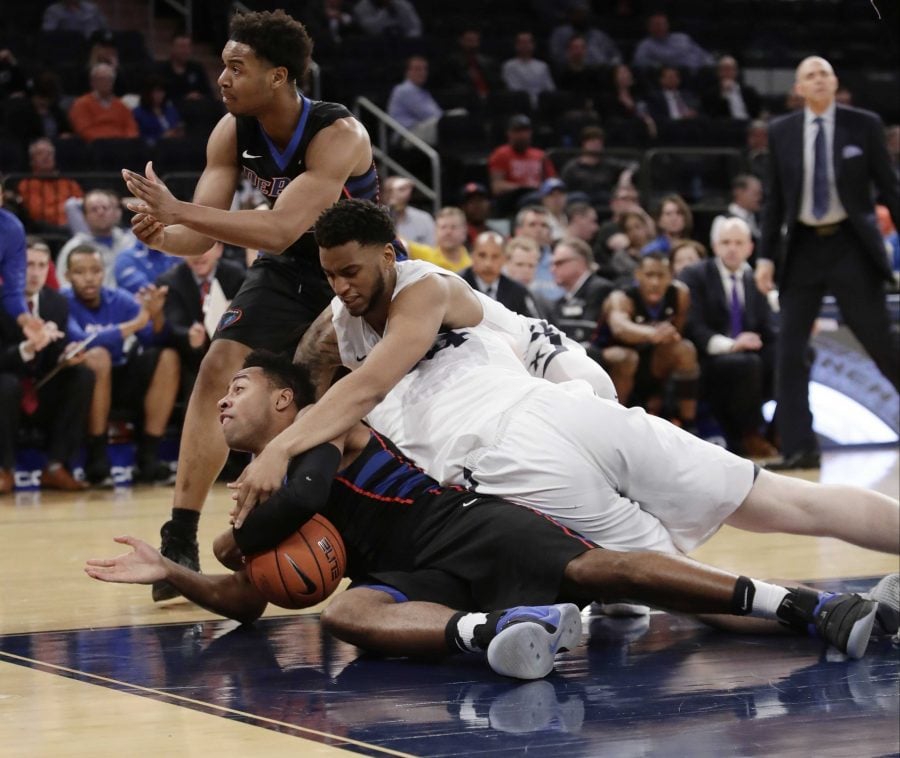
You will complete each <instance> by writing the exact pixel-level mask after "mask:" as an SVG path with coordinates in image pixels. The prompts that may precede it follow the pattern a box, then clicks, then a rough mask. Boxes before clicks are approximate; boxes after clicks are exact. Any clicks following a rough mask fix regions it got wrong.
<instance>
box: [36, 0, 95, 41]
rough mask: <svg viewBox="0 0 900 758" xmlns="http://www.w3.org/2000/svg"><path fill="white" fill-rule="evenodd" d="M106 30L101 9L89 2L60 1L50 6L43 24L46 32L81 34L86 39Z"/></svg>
mask: <svg viewBox="0 0 900 758" xmlns="http://www.w3.org/2000/svg"><path fill="white" fill-rule="evenodd" d="M106 28H107V24H106V18H105V17H104V16H103V14H102V13H101V12H100V9H99V8H98V7H97V6H96V5H95V4H94V3H89V2H87V0H60V1H59V2H56V3H52V4H51V5H48V6H47V10H45V11H44V18H43V22H42V23H41V29H43V30H44V31H45V32H54V31H62V32H81V33H82V34H83V35H84V36H85V37H90V36H91V35H92V34H93V33H94V32H96V31H100V30H102V29H106Z"/></svg>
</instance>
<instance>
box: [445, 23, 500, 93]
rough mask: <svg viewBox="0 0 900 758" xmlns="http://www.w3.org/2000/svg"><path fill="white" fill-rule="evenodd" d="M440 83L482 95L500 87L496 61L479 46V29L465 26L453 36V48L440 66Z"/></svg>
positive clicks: (454, 88)
mask: <svg viewBox="0 0 900 758" xmlns="http://www.w3.org/2000/svg"><path fill="white" fill-rule="evenodd" d="M443 83H444V86H445V87H447V88H449V89H453V90H455V91H457V92H465V93H468V94H471V95H474V96H476V97H479V98H482V99H484V98H486V97H487V96H488V95H489V94H490V93H491V92H496V91H497V90H499V89H501V85H500V73H499V70H498V67H497V62H496V61H495V60H494V59H493V58H492V57H491V56H489V55H486V54H485V53H484V52H483V51H482V49H481V30H480V29H479V28H478V27H477V26H474V25H470V26H467V27H465V28H464V29H463V30H462V32H461V33H460V35H459V36H458V37H457V38H456V50H454V51H453V52H452V53H451V54H450V55H449V56H448V58H447V61H446V63H445V64H444V67H443Z"/></svg>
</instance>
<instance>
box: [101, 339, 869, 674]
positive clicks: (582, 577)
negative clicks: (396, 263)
mask: <svg viewBox="0 0 900 758" xmlns="http://www.w3.org/2000/svg"><path fill="white" fill-rule="evenodd" d="M244 365H245V368H244V369H242V370H241V371H239V372H238V373H237V374H236V375H235V376H234V378H233V379H232V381H231V384H230V385H229V389H228V393H227V394H226V395H225V397H223V398H222V400H221V401H220V402H219V407H220V411H221V415H220V419H221V423H222V428H223V431H224V434H225V438H226V441H227V443H228V446H229V447H230V448H232V449H236V450H247V451H250V452H254V453H258V452H259V451H260V450H261V449H262V448H263V447H264V446H265V444H266V443H267V442H268V441H269V440H271V439H272V438H273V437H274V436H275V435H276V434H278V433H279V432H280V431H282V430H283V429H285V428H286V427H287V426H288V425H289V424H290V423H291V421H292V419H293V418H294V415H295V412H296V411H297V410H298V409H300V408H303V407H305V406H308V405H310V404H311V403H312V400H313V392H312V388H311V386H310V385H309V383H308V379H307V375H306V373H305V371H304V370H303V369H302V367H299V366H294V365H293V364H291V362H290V360H288V359H287V358H283V357H279V356H275V355H271V354H266V353H261V352H255V353H252V354H251V355H250V356H248V358H247V361H246V363H245V364H244ZM316 512H321V513H322V514H323V515H325V516H326V517H327V518H328V519H329V520H331V521H332V523H334V525H335V526H336V527H337V528H338V529H339V531H340V532H341V534H342V536H343V538H344V543H345V545H346V547H347V553H348V556H349V564H348V571H347V573H348V576H349V577H350V578H351V579H353V580H354V581H355V582H356V583H357V585H356V586H354V587H353V588H351V589H349V590H347V591H346V592H344V593H342V594H340V595H339V596H338V597H336V598H335V599H334V600H333V602H332V603H331V605H330V606H329V607H328V608H327V609H326V611H325V612H324V614H323V616H322V620H323V623H324V624H325V627H326V628H327V629H328V630H329V631H330V632H331V633H333V634H334V635H335V636H336V637H338V638H340V639H342V640H345V641H347V642H350V643H353V644H355V645H359V646H360V647H363V648H367V649H369V650H372V651H375V652H380V653H383V654H389V655H411V656H439V655H446V654H448V653H451V652H477V651H482V650H486V651H487V655H488V661H489V663H490V664H491V666H492V668H493V669H494V670H495V671H497V672H498V673H501V674H505V675H508V676H515V677H519V678H524V679H530V678H537V677H540V676H544V675H545V674H547V673H548V672H549V671H550V670H551V669H552V666H553V656H554V654H555V653H556V652H558V651H559V650H561V649H563V648H571V647H573V646H574V645H576V644H578V641H579V638H580V631H581V622H580V614H579V611H578V608H577V607H576V605H574V604H581V605H586V604H587V603H588V602H590V601H591V600H595V599H613V600H614V599H621V598H630V599H634V600H638V601H641V602H646V603H649V604H651V605H654V606H659V607H664V608H668V609H671V610H675V611H682V612H689V613H710V614H734V615H736V616H750V617H754V621H749V620H748V619H743V621H745V622H749V623H750V624H751V625H753V628H754V629H756V628H758V627H757V626H756V624H759V623H761V622H760V621H758V620H759V619H771V620H773V621H772V622H769V623H768V624H765V626H767V627H772V628H777V624H775V623H774V621H778V622H780V623H781V624H783V625H785V626H788V627H790V628H793V629H795V630H797V631H799V632H801V633H806V632H807V631H808V630H809V629H815V633H816V634H818V635H821V636H822V637H823V638H824V639H825V640H827V641H828V642H829V643H830V644H833V645H835V646H836V647H838V648H839V649H840V650H842V651H844V652H846V653H848V654H849V655H850V656H851V657H860V656H861V655H863V653H864V652H865V648H866V644H867V643H868V640H869V636H870V633H871V631H872V628H873V625H874V624H875V622H876V616H877V613H876V612H877V609H878V604H877V603H875V602H873V601H870V600H865V599H862V598H860V597H859V596H858V595H832V594H830V593H821V592H816V591H813V590H808V589H800V588H795V589H790V590H789V589H785V588H783V587H778V586H776V585H772V584H767V583H764V582H759V581H756V580H752V579H748V578H746V577H737V576H734V575H731V574H728V573H725V572H722V571H718V570H716V569H712V568H709V567H706V566H703V565H701V564H699V563H696V562H695V561H692V560H689V559H687V558H683V557H680V556H671V555H665V554H661V553H650V552H646V553H642V552H633V553H622V552H613V551H608V550H604V549H601V548H597V547H596V546H595V545H594V544H593V543H591V542H589V541H587V540H585V539H583V538H581V537H579V536H578V535H576V534H574V533H572V532H571V531H569V530H568V529H565V528H564V527H561V526H560V525H559V524H557V523H556V522H555V521H553V520H551V519H549V518H547V517H546V516H543V515H541V514H538V513H536V512H534V511H532V510H530V509H527V508H521V507H519V506H515V505H512V504H509V503H506V502H504V501H502V500H499V499H497V498H494V497H489V496H482V495H478V494H476V493H473V492H471V491H467V490H465V489H462V488H460V487H447V488H444V487H440V486H439V485H438V484H437V482H435V481H434V480H433V479H431V478H430V477H428V476H426V475H425V474H424V473H423V472H422V471H421V469H419V468H417V467H416V466H415V465H414V464H413V463H411V462H410V461H409V460H407V459H406V458H404V457H403V456H402V455H400V454H399V453H398V451H397V450H396V449H395V448H394V447H393V445H392V444H391V443H390V442H389V441H388V440H386V439H385V438H383V437H381V436H380V435H378V434H377V433H376V432H374V431H372V430H371V429H369V428H368V427H366V426H364V425H363V424H356V425H354V426H353V428H352V429H351V430H350V431H349V432H347V433H346V434H343V435H341V436H340V437H339V438H337V439H335V440H333V441H332V442H331V443H327V444H325V445H321V446H319V447H317V448H316V449H314V450H312V451H310V452H309V453H306V454H304V455H302V456H300V457H299V458H298V459H297V460H296V461H295V462H294V464H293V465H292V467H291V472H290V476H289V480H288V483H287V484H286V486H285V487H283V488H282V489H281V490H280V491H279V492H278V493H276V494H275V495H273V496H272V497H271V498H269V500H267V501H266V502H265V503H264V504H262V505H260V506H259V507H257V508H256V509H255V510H254V511H253V512H252V513H251V514H250V516H249V517H248V518H247V521H246V523H245V524H244V525H243V526H242V527H241V528H240V529H233V530H229V531H228V532H226V533H225V534H223V535H222V536H221V537H219V538H218V539H217V540H216V545H215V551H216V555H217V556H218V557H219V559H220V560H222V561H223V563H225V565H227V566H229V567H230V568H233V569H236V571H235V573H234V574H232V575H228V576H221V575H220V576H209V575H202V574H199V573H196V572H193V571H191V570H189V569H186V568H184V567H183V566H180V565H178V564H176V563H173V562H172V561H170V560H168V559H165V558H163V557H162V556H161V555H160V554H159V553H158V552H157V551H156V550H154V549H153V548H151V547H150V546H149V545H147V544H146V543H143V542H141V541H140V540H136V539H134V538H131V537H119V538H117V541H119V542H122V543H124V544H127V545H130V546H132V547H133V548H134V552H131V553H126V554H124V555H121V556H118V557H117V558H113V559H94V560H89V561H88V563H87V565H86V567H85V570H86V571H87V573H88V574H89V575H90V576H92V577H94V578H96V579H102V580H104V581H113V582H138V583H149V582H153V581H158V580H160V579H165V580H167V581H170V582H172V584H173V585H174V586H175V587H177V588H178V590H179V591H180V592H182V593H183V594H184V596H185V597H187V598H188V599H190V600H193V601H194V602H196V603H198V604H199V605H202V606H204V607H206V608H208V609H210V610H212V611H215V612H216V613H220V614H222V615H225V616H229V617H232V618H235V619H237V620H239V621H242V622H249V621H252V620H254V619H256V618H257V617H258V616H259V615H260V614H261V613H262V611H263V609H264V607H265V605H266V601H265V600H264V599H263V598H262V596H261V595H260V594H259V593H258V591H257V590H256V588H255V587H254V586H253V585H252V584H251V582H250V580H249V579H248V577H247V575H246V572H245V571H243V570H241V565H242V561H241V557H242V555H252V554H254V553H257V552H261V551H263V550H267V549H269V548H271V547H274V546H275V545H277V544H278V543H280V542H281V541H282V540H283V539H284V538H285V537H286V536H287V535H289V534H290V533H291V532H293V531H294V530H296V529H297V528H298V527H299V526H300V525H301V524H303V523H304V522H305V521H306V520H307V519H308V518H309V517H310V516H311V515H312V514H313V513H316ZM548 604H550V605H548ZM499 609H505V610H499ZM736 621H741V620H740V619H737V620H736Z"/></svg>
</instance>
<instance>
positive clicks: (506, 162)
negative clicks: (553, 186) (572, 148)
mask: <svg viewBox="0 0 900 758" xmlns="http://www.w3.org/2000/svg"><path fill="white" fill-rule="evenodd" d="M531 136H532V132H531V119H530V118H528V116H525V115H523V114H518V115H515V116H513V117H512V118H510V120H509V124H508V126H507V129H506V139H507V142H506V144H505V145H500V146H499V147H497V148H495V149H494V151H493V152H492V153H491V154H490V156H488V172H489V173H490V177H491V194H492V195H493V196H494V198H495V199H497V200H498V201H502V200H504V199H506V203H505V210H511V209H512V207H513V204H514V202H515V199H517V198H518V197H519V196H520V195H521V194H522V193H523V191H524V190H536V189H538V188H539V187H540V186H541V182H542V181H544V179H548V178H550V177H552V176H556V169H555V168H554V167H553V163H552V162H551V161H550V159H549V158H548V157H547V154H546V153H545V152H544V151H543V150H541V149H540V148H538V147H533V146H532V144H531ZM510 201H512V202H510ZM498 210H500V209H498Z"/></svg>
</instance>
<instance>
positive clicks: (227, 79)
mask: <svg viewBox="0 0 900 758" xmlns="http://www.w3.org/2000/svg"><path fill="white" fill-rule="evenodd" d="M222 63H223V64H224V68H223V69H222V73H221V74H219V78H218V80H217V81H218V84H219V90H220V91H221V93H222V102H223V103H224V104H225V108H226V109H227V110H228V112H229V113H233V114H235V115H240V116H250V115H255V114H256V113H258V112H259V111H260V109H261V108H263V107H264V106H265V105H266V104H267V103H268V102H269V97H267V94H268V93H271V91H272V89H271V86H270V79H271V76H272V72H273V71H274V70H275V69H274V68H273V67H272V66H271V65H270V64H269V63H267V62H266V61H264V60H262V59H261V58H257V57H256V54H255V53H254V52H253V48H251V47H250V46H249V45H245V44H244V43H243V42H235V41H234V40H229V41H228V42H227V43H226V44H225V47H224V49H223V50H222Z"/></svg>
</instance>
